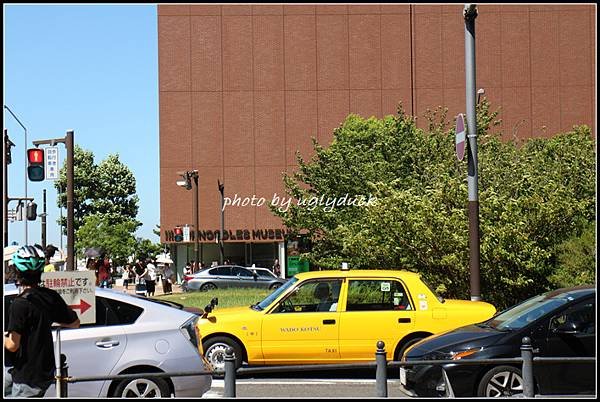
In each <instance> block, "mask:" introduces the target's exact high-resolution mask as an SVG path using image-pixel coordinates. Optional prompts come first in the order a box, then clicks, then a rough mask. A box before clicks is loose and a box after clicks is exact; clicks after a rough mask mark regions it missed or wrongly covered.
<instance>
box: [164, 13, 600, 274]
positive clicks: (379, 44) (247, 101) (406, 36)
mask: <svg viewBox="0 0 600 402" xmlns="http://www.w3.org/2000/svg"><path fill="white" fill-rule="evenodd" d="M462 9H463V5H462V4H452V5H410V4H381V5H377V4H365V5H359V4H347V5H346V4H339V3H338V4H330V5H327V4H313V5H311V4H262V5H261V4H254V5H250V4H248V5H243V4H239V5H233V4H223V5H219V4H194V5H181V4H178V5H175V4H173V5H158V46H159V49H158V50H159V101H160V205H161V207H160V208H161V211H160V212H161V213H160V216H161V217H160V226H161V240H162V241H163V242H167V243H169V242H172V241H173V228H174V227H175V226H177V225H185V224H187V225H189V226H193V225H194V202H193V196H192V191H187V190H185V189H184V188H181V187H178V186H177V185H176V181H177V180H178V179H180V176H178V174H177V172H180V171H186V170H194V169H195V170H198V172H199V185H198V187H199V229H200V231H199V236H200V237H199V239H200V241H201V259H202V260H203V261H204V262H205V263H207V264H208V263H210V262H211V261H216V260H218V259H219V251H218V247H217V245H216V243H215V236H216V233H218V232H219V229H220V217H221V214H220V211H221V208H220V205H221V198H220V193H219V191H218V187H217V181H221V182H223V183H224V185H225V196H226V197H229V198H231V199H234V197H235V195H237V196H238V197H240V206H228V207H227V208H226V209H225V213H224V218H225V225H224V228H225V233H226V236H225V239H226V241H225V255H226V257H227V258H229V259H231V260H232V261H234V262H237V263H242V264H248V265H250V264H252V263H255V264H256V265H262V266H265V265H266V266H270V264H272V261H273V259H274V258H279V259H280V260H282V261H283V262H284V263H285V261H286V243H285V242H284V233H285V228H283V227H282V224H281V222H280V221H279V219H277V218H275V217H274V216H273V215H272V214H271V213H270V211H269V209H268V207H267V205H268V204H269V203H270V202H271V200H272V198H273V196H274V194H277V195H282V194H283V184H282V180H281V173H282V172H284V171H288V172H290V171H292V170H293V169H294V167H295V166H296V159H295V153H296V151H299V152H300V153H301V154H302V155H303V156H304V157H307V156H309V155H310V154H311V149H312V147H311V137H315V138H317V140H318V141H319V142H320V143H321V144H327V143H328V142H329V141H330V140H331V138H332V132H333V129H334V128H335V127H337V126H338V125H339V124H340V123H341V122H342V121H343V120H344V118H345V117H346V116H347V115H348V114H349V113H357V114H359V115H362V116H364V117H369V116H376V117H382V116H384V115H387V114H394V113H395V111H396V106H397V104H398V102H402V104H403V107H404V110H405V111H406V112H407V113H409V114H412V115H413V116H417V118H418V120H417V121H419V119H420V121H421V122H422V121H423V118H422V116H423V113H424V112H425V110H426V109H428V108H435V107H437V106H438V105H441V106H445V107H448V109H449V110H448V116H450V117H452V116H455V115H456V114H458V113H460V112H464V109H465V71H464V65H465V56H464V47H465V45H464V43H465V40H464V37H465V34H464V21H463V17H462ZM478 11H479V13H478V17H477V19H476V22H475V24H476V42H477V46H476V61H477V88H484V89H485V94H486V96H487V98H488V99H489V100H490V101H491V102H492V106H493V108H494V109H495V108H497V107H501V110H502V112H501V118H502V119H503V126H502V131H503V133H504V135H506V136H512V135H516V136H518V137H535V136H550V135H553V134H555V133H557V132H561V131H566V130H568V129H570V128H571V127H572V126H573V125H575V124H587V125H590V126H591V127H592V129H593V130H594V132H595V124H596V123H595V117H596V99H595V94H596V75H595V72H596V65H595V57H596V52H595V50H596V43H595V38H596V35H595V33H596V18H595V17H596V5H595V4H579V5H572V4H564V5H561V4H547V5H542V4H531V5H527V4H519V5H501V4H481V5H479V7H478ZM253 196H254V197H256V198H255V200H259V199H260V198H264V199H265V201H266V204H267V205H262V206H256V205H250V204H251V200H250V198H251V197H253ZM246 197H248V205H246V206H242V204H243V202H244V198H246ZM194 234H195V232H194V231H193V228H192V236H193V235H194ZM193 245H194V242H193V241H192V242H183V243H178V246H177V250H176V252H174V253H172V255H174V257H175V258H176V259H177V266H178V267H181V266H182V265H184V264H185V262H186V261H187V260H188V259H193V258H194V255H193Z"/></svg>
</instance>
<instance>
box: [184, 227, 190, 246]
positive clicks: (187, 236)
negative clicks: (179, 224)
mask: <svg viewBox="0 0 600 402" xmlns="http://www.w3.org/2000/svg"><path fill="white" fill-rule="evenodd" d="M183 241H186V242H189V241H190V227H189V226H188V225H185V226H184V227H183Z"/></svg>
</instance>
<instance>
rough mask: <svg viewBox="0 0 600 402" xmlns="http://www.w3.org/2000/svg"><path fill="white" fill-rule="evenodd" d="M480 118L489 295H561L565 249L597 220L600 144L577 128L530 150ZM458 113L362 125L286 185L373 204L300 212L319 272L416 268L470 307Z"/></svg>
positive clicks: (502, 301)
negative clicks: (557, 291)
mask: <svg viewBox="0 0 600 402" xmlns="http://www.w3.org/2000/svg"><path fill="white" fill-rule="evenodd" d="M489 107H490V104H489V102H488V101H487V100H484V101H483V102H482V103H481V104H480V105H479V107H478V134H479V139H478V142H479V146H478V154H479V158H478V160H479V164H478V167H479V201H480V206H479V208H480V239H481V247H480V252H481V259H480V261H481V268H480V269H481V289H482V296H483V297H484V299H486V300H488V301H490V302H492V303H494V304H495V305H496V307H498V308H504V307H507V306H509V305H511V304H513V303H515V302H517V301H519V300H523V299H524V298H526V297H529V296H532V295H534V294H536V293H539V292H541V291H544V290H547V289H550V288H551V287H553V286H554V285H555V284H556V283H557V282H556V281H552V280H550V278H551V277H553V274H554V273H555V272H556V271H557V269H558V260H557V258H556V252H557V250H558V249H557V245H559V244H561V243H563V242H564V241H566V240H567V239H569V238H571V237H572V236H573V235H574V234H577V233H581V231H582V229H583V227H585V226H586V225H587V224H588V222H591V221H593V220H594V219H595V169H596V166H595V150H594V147H595V144H594V141H593V139H592V137H591V133H590V129H589V128H588V127H586V126H579V127H574V128H573V130H572V131H570V132H567V133H563V134H558V135H556V136H554V137H552V138H549V139H548V138H533V139H529V140H525V141H523V143H522V144H520V143H517V142H516V141H515V140H513V141H503V140H501V139H500V135H499V133H492V132H491V130H492V129H493V128H494V127H495V126H496V125H497V123H498V120H497V119H496V118H497V115H498V112H493V113H490V111H489ZM445 119H446V111H445V110H441V109H440V110H436V111H433V112H430V113H429V114H428V120H429V128H428V130H422V129H419V128H417V127H416V124H415V122H414V120H413V119H412V118H410V117H407V116H406V115H404V113H403V111H402V109H401V108H399V110H398V115H396V116H386V117H385V118H383V119H376V118H370V119H363V118H361V117H359V116H356V115H350V116H348V118H347V119H346V120H345V121H344V122H343V124H342V125H341V126H340V127H339V128H337V129H336V130H335V131H334V139H333V142H332V143H331V144H330V145H329V147H327V148H325V147H323V146H322V145H320V144H318V143H317V142H316V141H313V143H314V150H315V154H314V156H313V157H312V159H311V160H310V161H304V160H303V159H302V158H301V157H300V156H298V163H299V167H298V170H297V171H296V172H295V173H294V174H293V175H291V176H285V177H284V183H285V186H286V189H287V192H288V194H290V195H291V196H293V197H294V198H295V199H296V201H298V200H299V199H301V198H304V199H306V198H309V197H319V196H322V195H323V196H325V197H328V196H331V197H341V196H344V195H345V194H348V195H349V197H354V196H358V195H367V196H368V195H371V196H374V197H376V198H377V202H375V203H374V204H373V205H369V206H357V205H341V206H336V208H334V209H333V210H327V211H326V210H325V209H324V208H319V207H317V208H314V209H309V208H306V207H304V206H302V205H298V203H297V202H296V204H295V205H294V203H292V206H291V207H290V208H289V210H287V211H285V212H282V211H279V210H277V209H275V208H273V212H274V213H275V214H277V215H278V216H280V217H281V218H282V220H283V222H284V223H285V224H286V225H287V226H288V227H289V228H291V229H293V230H295V231H297V232H299V233H307V234H308V235H309V236H310V237H311V238H312V239H313V241H314V246H313V249H312V250H311V251H310V252H309V253H306V255H305V256H306V257H307V258H309V260H310V261H311V264H312V265H313V266H318V267H321V268H324V269H338V268H339V267H340V265H341V263H342V262H343V261H345V262H348V263H349V264H350V267H352V268H357V269H358V268H367V269H368V268H372V269H375V268H387V269H391V268H394V269H409V270H413V271H417V272H420V273H422V275H423V276H424V277H425V278H426V279H427V280H428V281H429V282H431V283H432V284H433V285H434V287H437V288H438V289H441V290H443V289H445V290H446V294H445V296H446V297H457V298H463V299H468V298H469V294H470V292H469V275H470V273H469V250H468V244H469V243H468V214H467V162H466V158H465V161H462V162H459V161H457V159H456V157H455V154H454V152H455V151H454V128H451V129H447V127H448V126H450V124H449V123H447V122H446V121H445Z"/></svg>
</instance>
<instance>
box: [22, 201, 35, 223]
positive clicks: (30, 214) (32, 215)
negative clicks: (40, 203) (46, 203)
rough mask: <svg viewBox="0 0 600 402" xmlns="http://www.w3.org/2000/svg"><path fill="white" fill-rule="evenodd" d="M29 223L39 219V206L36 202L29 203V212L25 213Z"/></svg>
mask: <svg viewBox="0 0 600 402" xmlns="http://www.w3.org/2000/svg"><path fill="white" fill-rule="evenodd" d="M25 214H26V216H27V220H28V221H34V220H36V219H37V204H36V203H35V202H33V201H32V202H29V203H27V210H26V212H25Z"/></svg>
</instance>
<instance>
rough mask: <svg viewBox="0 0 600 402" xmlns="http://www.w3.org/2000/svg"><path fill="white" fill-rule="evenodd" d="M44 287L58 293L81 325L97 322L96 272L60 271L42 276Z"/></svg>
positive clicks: (45, 273)
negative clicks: (75, 314)
mask: <svg viewBox="0 0 600 402" xmlns="http://www.w3.org/2000/svg"><path fill="white" fill-rule="evenodd" d="M42 283H43V286H44V287H47V288H50V289H54V290H55V291H57V292H58V294H59V295H61V297H62V298H63V300H64V301H65V302H66V303H67V306H69V307H71V308H72V309H73V310H74V311H75V312H76V313H77V317H79V321H80V322H81V324H94V323H95V322H96V274H95V272H94V271H59V272H44V273H43V274H42Z"/></svg>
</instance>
